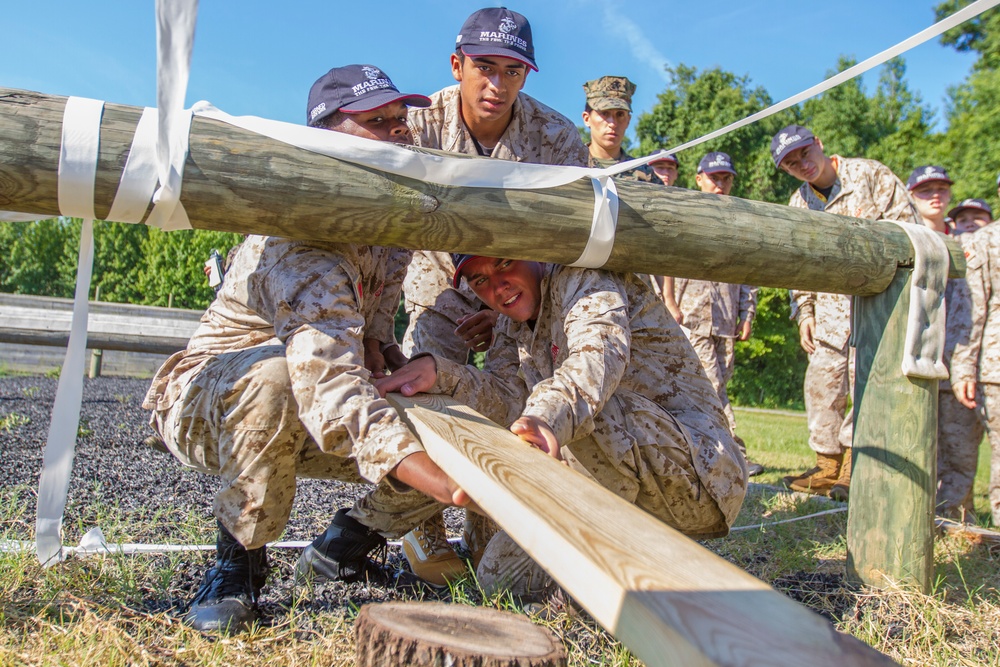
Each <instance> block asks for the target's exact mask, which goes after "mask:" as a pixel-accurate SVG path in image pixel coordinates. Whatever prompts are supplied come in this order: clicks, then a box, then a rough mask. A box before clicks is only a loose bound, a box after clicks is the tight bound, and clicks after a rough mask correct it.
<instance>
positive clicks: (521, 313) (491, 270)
mask: <svg viewBox="0 0 1000 667" xmlns="http://www.w3.org/2000/svg"><path fill="white" fill-rule="evenodd" d="M462 275H463V276H465V279H466V280H467V281H468V282H469V286H470V287H472V291H473V292H475V293H476V296H478V297H479V298H480V299H482V301H483V303H485V304H486V305H487V306H489V307H490V308H492V309H493V310H495V311H497V312H498V313H500V314H501V315H506V316H507V317H509V318H510V319H512V320H514V321H515V322H527V321H528V320H534V319H536V318H537V317H538V311H539V309H540V308H541V303H542V265H541V264H540V263H538V262H525V261H522V260H518V259H498V258H496V257H473V258H472V259H470V260H469V261H468V262H466V263H465V266H463V267H462Z"/></svg>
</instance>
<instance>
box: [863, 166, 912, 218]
mask: <svg viewBox="0 0 1000 667" xmlns="http://www.w3.org/2000/svg"><path fill="white" fill-rule="evenodd" d="M873 193H874V195H875V204H876V206H877V207H878V210H879V211H880V215H879V217H878V219H879V220H898V221H900V222H909V223H912V224H915V225H918V224H921V222H920V215H919V214H918V213H917V209H916V207H915V206H914V205H913V200H912V199H910V194H909V192H907V190H906V186H905V185H903V182H902V181H901V180H899V178H898V177H897V176H896V175H895V174H894V173H892V170H891V169H889V168H888V167H886V166H885V165H884V164H881V163H879V164H878V166H877V167H876V171H875V184H874V187H873Z"/></svg>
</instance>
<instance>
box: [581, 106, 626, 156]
mask: <svg viewBox="0 0 1000 667" xmlns="http://www.w3.org/2000/svg"><path fill="white" fill-rule="evenodd" d="M631 121H632V114H631V113H630V112H629V111H627V110H626V109H606V110H604V111H598V110H596V109H591V110H590V111H584V112H583V123H584V125H586V126H587V127H589V128H590V140H591V142H592V143H595V144H597V145H598V146H600V147H601V148H603V149H604V150H605V151H607V152H608V153H610V154H615V153H617V152H618V151H619V150H621V146H622V140H624V139H625V130H627V129H628V124H629V123H630V122H631Z"/></svg>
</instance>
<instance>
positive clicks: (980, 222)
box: [953, 208, 992, 234]
mask: <svg viewBox="0 0 1000 667" xmlns="http://www.w3.org/2000/svg"><path fill="white" fill-rule="evenodd" d="M990 222H992V220H990V216H989V214H988V213H986V211H979V210H977V209H974V208H966V209H963V210H961V211H959V212H958V215H956V216H955V220H954V221H953V224H954V225H955V233H956V234H967V233H969V232H974V231H976V230H977V229H982V228H983V227H985V226H986V225H988V224H990Z"/></svg>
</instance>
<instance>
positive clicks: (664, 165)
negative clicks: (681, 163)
mask: <svg viewBox="0 0 1000 667" xmlns="http://www.w3.org/2000/svg"><path fill="white" fill-rule="evenodd" d="M649 166H650V167H652V168H653V173H655V174H656V175H657V176H659V177H660V180H661V181H663V184H664V185H673V184H674V183H676V182H677V165H676V164H674V163H673V162H667V161H665V160H664V161H660V162H651V163H650V164H649Z"/></svg>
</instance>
